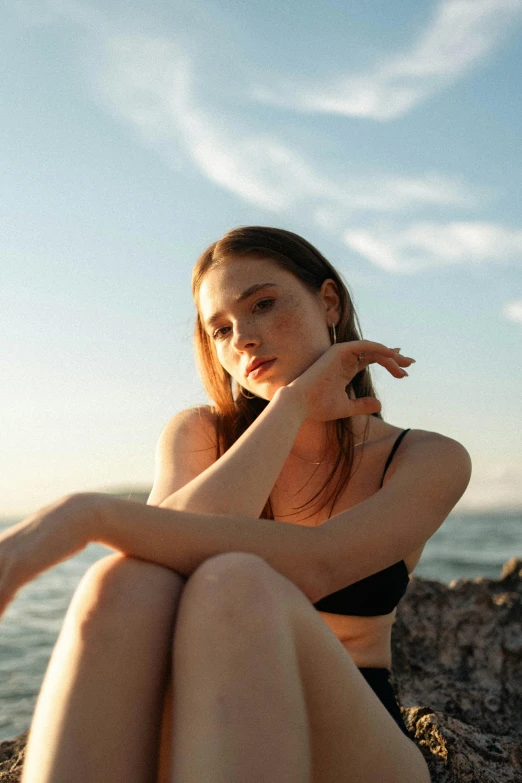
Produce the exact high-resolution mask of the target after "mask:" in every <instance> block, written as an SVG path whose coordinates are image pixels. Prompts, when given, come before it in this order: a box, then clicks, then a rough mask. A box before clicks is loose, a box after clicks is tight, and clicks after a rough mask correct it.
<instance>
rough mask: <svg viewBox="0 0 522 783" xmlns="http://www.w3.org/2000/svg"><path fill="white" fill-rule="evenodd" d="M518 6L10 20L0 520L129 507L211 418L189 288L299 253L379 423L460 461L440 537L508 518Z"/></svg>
mask: <svg viewBox="0 0 522 783" xmlns="http://www.w3.org/2000/svg"><path fill="white" fill-rule="evenodd" d="M521 31H522V0H441V1H440V2H437V1H436V0H429V1H428V0H415V2H413V1H412V0H405V2H402V3H400V4H396V3H394V4H390V3H389V2H384V1H383V0H381V1H380V2H377V1H376V0H375V1H373V0H366V1H360V2H357V3H348V2H345V3H338V2H335V1H334V2H331V3H328V4H327V6H325V4H324V3H323V2H319V0H299V2H297V0H291V2H287V3H284V4H281V3H277V2H274V1H273V0H266V2H264V3H252V4H250V3H248V4H247V3H244V2H239V0H220V2H219V3H218V2H215V1H214V0H204V1H202V0H190V2H187V0H185V2H178V3H176V2H172V0H170V1H169V2H163V1H162V0H148V2H147V3H145V2H143V0H142V1H141V2H138V0H125V2H123V1H122V0H104V2H103V3H102V2H101V0H92V1H91V2H68V0H51V1H46V0H39V1H38V2H33V1H32V0H19V1H18V2H12V1H10V0H7V2H5V3H4V4H3V13H2V24H1V25H0V60H1V65H2V75H3V78H2V79H1V80H0V102H1V115H2V121H1V123H0V142H1V150H0V161H1V164H0V165H1V172H0V226H1V235H2V242H1V244H0V254H1V255H0V360H1V367H2V372H1V380H0V432H1V436H0V437H1V442H2V446H3V447H2V449H0V516H2V517H13V518H14V517H18V516H22V515H24V514H26V513H31V512H32V511H35V510H36V509H37V508H39V507H41V506H42V505H45V504H47V503H50V502H52V501H53V500H55V499H57V498H58V497H60V496H62V495H64V494H67V493H70V492H80V491H112V490H116V489H119V488H121V487H131V486H136V487H138V486H139V487H141V488H148V487H150V486H151V485H152V481H153V475H154V452H155V446H156V442H157V439H158V437H159V434H160V432H161V430H162V429H163V427H164V426H165V424H166V423H167V421H168V420H169V419H170V418H171V416H173V415H174V414H175V413H177V412H178V411H180V410H182V409H184V408H187V407H190V406H193V405H197V404H204V403H206V402H208V400H207V398H206V396H205V393H204V391H203V390H202V387H201V384H200V381H199V379H198V376H197V373H196V369H195V366H194V361H193V353H192V329H193V320H194V313H195V310H194V305H193V303H192V300H191V295H190V276H191V270H192V267H193V265H194V263H195V261H196V259H197V258H198V256H199V255H200V254H201V252H202V251H203V250H204V249H205V248H206V247H207V246H208V245H209V244H210V243H211V242H213V241H215V240H216V239H218V238H219V237H220V236H222V235H223V234H224V233H225V232H226V231H228V230H229V229H231V228H234V227H236V226H240V225H267V226H278V227H282V228H287V229H289V230H291V231H294V232H296V233H298V234H301V235H302V236H304V237H305V238H306V239H308V240H309V241H310V242H312V243H313V244H315V245H316V246H317V247H318V248H319V250H320V251H321V252H322V253H323V254H324V255H326V256H327V258H329V260H330V261H331V262H332V263H333V264H334V265H335V266H336V267H337V268H338V269H339V270H340V271H341V273H342V274H343V276H344V277H345V279H346V280H347V282H348V284H349V286H350V288H351V290H352V292H353V295H354V299H355V303H356V306H357V311H358V314H359V318H360V321H361V324H362V329H363V334H364V336H365V337H368V338H369V339H373V340H377V341H379V342H384V343H386V344H387V345H390V346H401V348H402V349H403V353H405V354H406V355H409V356H413V357H414V358H415V359H416V364H415V365H414V366H413V368H412V369H411V371H410V376H409V378H407V379H405V380H402V381H397V380H396V379H393V378H391V377H390V376H387V375H386V373H385V371H384V370H383V369H382V368H376V369H375V372H374V374H373V377H374V380H375V383H376V387H377V391H378V394H379V397H380V399H381V401H382V403H383V414H384V417H385V418H386V420H387V421H389V422H391V423H392V424H395V425H397V426H402V427H411V428H420V429H425V430H433V431H436V432H441V433H443V434H445V435H448V436H450V437H453V438H456V439H457V440H459V441H460V442H462V443H463V444H464V445H465V446H466V448H467V449H468V451H469V452H470V454H471V457H472V461H473V466H474V472H473V476H472V480H471V482H470V486H469V488H468V490H467V492H466V493H465V495H464V497H463V499H462V500H461V501H460V504H459V508H461V509H462V510H470V511H473V510H484V511H488V510H492V509H497V510H502V509H508V508H509V509H514V508H522V437H521V436H522V431H521V430H522V427H521V422H522V393H521V392H522V371H521V369H520V368H521V366H522V350H521V348H522V263H521V261H522V216H521V212H520V204H521V203H522V192H521V191H522V181H521V177H520V171H521V163H522V161H521V157H522V155H521V143H522V135H521V133H520V127H521V119H522V92H521V90H520V75H521V74H520V63H521V62H522V38H521Z"/></svg>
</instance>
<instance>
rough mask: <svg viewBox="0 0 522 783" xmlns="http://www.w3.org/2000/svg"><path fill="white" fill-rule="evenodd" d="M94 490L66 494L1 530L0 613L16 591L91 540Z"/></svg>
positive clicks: (96, 500)
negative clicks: (90, 527) (89, 530)
mask: <svg viewBox="0 0 522 783" xmlns="http://www.w3.org/2000/svg"><path fill="white" fill-rule="evenodd" d="M97 504H98V496H97V495H96V494H95V493H90V494H89V493H80V494H76V495H67V496H66V497H63V498H60V500H57V501H55V502H54V503H51V504H50V505H49V506H45V507H44V508H42V509H40V510H39V511H37V512H36V513H35V514H31V516H29V517H27V518H26V519H24V520H22V521H21V522H19V523H18V524H17V525H13V527H10V528H8V529H7V530H4V531H2V532H1V533H0V616H1V615H2V614H3V612H4V611H5V609H6V607H7V605H8V604H9V603H10V602H11V601H12V600H13V598H14V596H15V594H16V592H17V591H18V590H19V589H20V588H21V587H22V586H23V585H25V584H27V583H28V582H31V581H32V580H33V579H34V578H35V577H37V576H38V575H39V574H41V573H42V572H43V571H46V570H47V569H48V568H51V567H52V566H54V565H56V564H57V563H60V562H61V561H62V560H66V559H67V558H69V557H72V555H75V554H76V553H77V552H80V551H81V550H82V549H83V548H84V547H85V546H87V544H88V543H89V536H88V532H87V531H88V522H89V521H90V519H91V517H92V515H93V514H95V513H96V507H97Z"/></svg>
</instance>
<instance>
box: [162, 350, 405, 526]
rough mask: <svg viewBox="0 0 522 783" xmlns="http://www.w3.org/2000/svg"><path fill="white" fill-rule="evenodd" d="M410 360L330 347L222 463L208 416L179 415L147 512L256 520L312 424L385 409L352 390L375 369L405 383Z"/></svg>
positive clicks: (166, 436)
mask: <svg viewBox="0 0 522 783" xmlns="http://www.w3.org/2000/svg"><path fill="white" fill-rule="evenodd" d="M360 352H362V353H363V355H364V357H365V358H364V361H361V360H360V359H359V356H360ZM412 361H413V360H412V359H409V358H408V357H403V356H401V355H400V354H399V353H398V352H397V349H393V348H387V347H386V346H385V345H382V343H376V342H371V341H369V340H360V341H354V342H350V343H338V344H337V345H335V346H331V348H330V349H329V350H327V351H326V352H325V353H324V354H323V355H322V356H321V357H320V358H319V359H318V360H317V361H316V362H314V364H312V365H311V366H310V367H309V368H308V369H307V370H306V371H305V372H304V373H303V374H302V375H300V376H299V377H298V378H296V379H295V380H294V381H292V382H291V383H290V384H288V386H283V387H281V388H279V389H278V390H277V391H276V393H275V394H274V396H273V398H272V400H271V401H270V402H269V404H268V405H267V406H266V408H265V409H264V410H263V412H262V413H261V414H260V415H259V416H258V418H257V419H256V420H255V421H254V422H253V424H251V425H250V427H249V428H248V429H247V430H246V431H245V432H244V433H243V434H242V435H241V437H240V438H238V440H237V441H236V442H235V443H234V444H233V445H232V446H231V448H230V449H228V451H226V452H225V454H223V455H222V456H221V457H220V458H219V459H218V460H217V461H215V451H216V449H215V435H214V436H212V430H213V426H212V422H211V419H210V415H209V414H208V413H206V414H205V413H203V412H202V411H201V413H200V411H198V410H192V411H184V412H183V413H181V414H178V416H175V417H174V418H173V419H172V420H171V421H170V422H169V424H168V425H167V427H166V428H165V430H164V431H163V433H162V436H161V437H160V441H159V443H158V449H157V453H156V463H157V465H156V478H155V482H154V487H153V489H152V492H151V495H150V497H149V500H148V503H149V505H159V506H162V507H163V508H170V509H175V510H179V511H191V512H194V513H200V514H205V513H206V514H225V515H230V514H236V515H244V516H247V517H254V518H258V517H259V516H260V514H261V512H262V510H263V508H264V506H265V503H266V501H267V499H268V497H269V495H270V492H271V491H272V488H273V486H274V484H275V482H276V480H277V478H278V476H279V474H280V472H281V470H282V468H283V465H284V463H285V462H286V460H287V458H288V455H289V453H290V450H291V448H292V446H293V444H294V442H295V439H296V436H297V433H298V432H299V429H300V428H301V426H302V424H303V423H304V421H305V420H306V419H307V417H308V416H311V415H313V417H314V418H315V419H317V420H318V421H329V420H333V419H337V418H342V417H347V416H352V415H360V414H369V413H373V412H375V411H378V410H380V403H379V402H378V401H377V400H376V399H375V398H371V397H364V398H360V399H357V400H351V399H349V397H348V395H347V394H346V391H345V388H346V385H347V384H348V383H349V382H350V381H351V380H352V378H353V377H354V375H356V374H357V372H360V370H361V369H362V367H363V366H367V365H368V364H371V363H373V362H376V363H378V364H381V365H382V366H383V367H385V368H386V369H387V370H388V371H389V372H390V373H391V374H392V375H394V376H395V377H397V378H400V377H403V376H404V375H405V372H404V370H403V369H402V367H401V365H402V366H409V365H410V364H411V362H412Z"/></svg>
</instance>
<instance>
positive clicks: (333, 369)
mask: <svg viewBox="0 0 522 783" xmlns="http://www.w3.org/2000/svg"><path fill="white" fill-rule="evenodd" d="M414 361H415V359H411V358H409V357H407V356H402V355H401V353H400V352H399V349H397V348H387V347H386V346H385V345H382V343H375V342H372V341H371V340H353V341H351V342H348V343H337V344H336V345H332V346H330V348H328V350H327V351H325V353H324V354H323V355H322V356H321V357H320V358H319V359H317V361H315V362H314V363H313V364H312V365H311V366H310V367H309V368H308V369H307V370H305V372H304V373H302V375H300V376H299V377H298V378H296V379H295V380H294V381H292V382H291V383H289V384H288V386H287V387H286V388H288V389H292V390H293V394H294V395H295V396H296V398H297V402H298V404H299V405H300V406H301V409H302V413H303V416H304V418H307V419H315V420H316V421H332V420H333V419H343V418H346V417H347V416H359V415H361V414H369V413H377V412H378V411H380V410H381V404H380V402H379V401H378V400H377V399H376V398H375V397H360V398H359V399H351V398H350V397H349V396H348V393H347V386H348V384H349V383H351V381H352V379H353V378H354V376H355V375H357V373H358V372H361V370H364V368H365V367H367V366H368V365H369V364H374V363H375V364H380V365H381V366H382V367H385V368H386V369H387V370H388V372H389V373H390V374H391V375H393V376H394V378H404V377H405V376H406V375H407V374H408V373H407V372H406V371H405V370H404V369H403V367H409V366H410V364H412V363H413V362H414Z"/></svg>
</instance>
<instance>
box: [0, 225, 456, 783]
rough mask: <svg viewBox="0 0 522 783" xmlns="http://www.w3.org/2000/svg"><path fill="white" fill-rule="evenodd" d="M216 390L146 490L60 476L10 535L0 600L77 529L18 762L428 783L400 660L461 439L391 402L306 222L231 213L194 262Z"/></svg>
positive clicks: (393, 358)
mask: <svg viewBox="0 0 522 783" xmlns="http://www.w3.org/2000/svg"><path fill="white" fill-rule="evenodd" d="M193 291H194V297H195V301H196V305H197V311H198V312H197V324H196V351H197V356H198V359H199V363H200V368H201V372H202V375H203V379H204V382H205V385H206V387H207V390H208V392H209V396H210V397H211V399H212V400H213V403H214V404H213V405H212V406H211V407H203V408H194V409H191V410H186V411H183V412H182V413H179V414H177V415H175V416H174V417H173V418H172V419H171V421H170V422H169V423H168V424H167V426H166V428H165V430H164V431H163V433H162V435H161V437H160V440H159V443H158V449H157V474H156V477H155V481H154V487H153V489H152V493H151V495H150V497H149V501H148V505H147V506H146V507H143V506H140V505H138V504H136V503H132V502H128V501H122V500H117V499H114V498H111V497H110V496H105V495H102V494H96V493H81V494H75V495H71V496H67V497H66V498H62V499H61V500H59V501H57V502H56V503H54V504H52V505H51V506H48V507H46V508H45V509H42V510H41V511H39V512H37V513H36V514H34V515H33V516H31V517H29V518H28V519H26V520H24V521H23V522H21V523H20V524H19V525H16V526H15V527H13V528H11V529H10V530H8V531H7V532H6V533H4V534H3V536H2V538H1V539H0V611H2V609H3V608H5V606H6V605H7V603H8V602H9V601H10V600H11V598H12V597H13V595H14V593H15V592H16V590H17V589H18V588H19V587H20V586H21V585H22V584H25V583H26V582H28V581H29V580H30V579H32V578H34V576H36V574H38V573H40V572H41V571H43V570H45V569H46V568H49V567H50V566H51V565H53V564H54V563H57V562H59V561H60V560H63V559H64V558H66V557H69V556H70V555H71V554H73V553H74V552H77V551H78V550H80V549H82V548H83V547H84V546H85V545H86V544H87V543H88V542H89V541H98V542H101V543H104V544H106V545H107V546H110V547H112V548H113V549H115V550H116V554H114V555H111V556H109V557H105V558H102V559H101V560H99V561H98V562H97V563H95V565H94V566H93V567H91V568H90V569H89V571H88V572H87V574H86V575H85V577H84V578H83V580H82V581H81V583H80V585H79V587H78V590H77V591H76V593H75V595H74V598H73V600H72V602H71V605H70V607H69V610H68V613H67V615H66V618H65V621H64V624H63V628H62V630H61V633H60V636H59V639H58V642H57V644H56V647H55V649H54V651H53V654H52V657H51V661H50V664H49V668H48V670H47V673H46V676H45V679H44V682H43V686H42V690H41V692H40V695H39V698H38V702H37V705H36V709H35V713H34V717H33V722H32V725H31V730H30V737H29V743H28V749H27V756H26V762H25V767H24V773H23V783H51V782H52V783H70V781H71V780H74V781H76V783H84V782H85V783H87V781H89V783H92V781H96V783H114V782H115V781H125V783H134V782H135V783H144V782H145V781H150V782H151V783H152V782H153V781H160V782H161V783H167V782H168V781H175V783H277V782H278V781H281V783H283V782H284V783H294V782H295V783H341V782H343V783H344V782H345V781H353V783H374V782H375V781H376V780H379V781H383V782H384V781H385V782H386V783H406V782H407V781H411V783H428V781H429V779H430V778H429V772H428V768H427V765H426V763H425V761H424V759H423V756H422V754H421V752H420V750H419V749H418V748H417V746H416V745H415V743H414V742H413V741H412V739H411V738H410V737H409V736H408V733H407V730H406V727H405V725H404V723H403V721H402V718H401V714H400V710H399V707H398V704H397V702H396V700H395V697H394V694H393V691H392V689H391V685H390V683H389V675H390V670H391V664H392V662H391V646H390V634H391V628H392V624H393V621H394V618H395V612H396V606H397V604H398V602H399V600H400V599H401V597H402V595H403V594H404V592H405V590H406V587H407V584H408V578H409V574H411V572H412V571H413V569H414V568H415V566H416V564H417V562H418V561H419V558H420V556H421V553H422V550H423V547H424V545H425V543H426V541H427V540H428V539H429V538H430V536H432V535H433V533H434V532H435V531H436V530H437V528H438V527H439V526H440V525H441V523H442V522H443V520H444V519H445V517H446V516H447V514H448V513H449V511H450V510H451V508H452V507H453V506H454V505H455V503H456V502H457V500H458V499H459V498H460V496H461V495H462V493H463V492H464V490H465V488H466V485H467V483H468V480H469V476H470V461H469V456H468V454H467V452H466V450H465V449H464V448H463V447H462V446H461V445H460V444H459V443H457V442H455V441H454V440H452V439H450V438H447V437H444V436H442V435H438V434H436V433H433V432H426V431H424V430H401V429H400V428H399V427H396V426H394V425H392V424H389V423H387V422H385V421H384V420H383V418H382V417H381V415H380V413H379V411H380V408H381V406H380V403H379V402H378V401H377V399H376V398H375V395H374V391H373V387H372V383H371V379H370V374H369V369H368V368H369V365H370V364H373V363H377V364H380V365H381V366H382V367H384V368H385V369H386V370H387V371H388V372H389V373H390V374H391V375H392V376H393V377H394V378H397V379H401V378H403V377H404V376H405V375H406V374H407V373H406V371H405V369H404V368H405V367H409V366H410V365H411V364H412V362H413V361H414V360H413V359H411V358H408V357H406V356H404V355H403V354H402V353H401V352H400V349H398V348H393V347H388V346H387V345H384V344H382V343H378V342H372V341H369V340H362V339H361V337H360V334H359V333H358V330H357V320H356V316H355V313H354V308H353V305H352V303H351V300H350V297H349V295H348V292H347V290H346V287H345V286H344V284H343V282H342V280H341V278H340V276H339V274H338V273H337V272H336V271H335V269H334V268H333V267H332V266H331V265H330V264H329V263H328V262H327V261H326V259H325V258H324V257H323V256H322V255H321V254H320V253H319V252H318V251H317V250H316V249H315V248H314V247H313V246H311V245H310V244H309V243H308V242H306V241H305V240H304V239H302V238H300V237H299V236H297V235H295V234H293V233H290V232H288V231H283V230H281V229H274V228H264V227H250V228H242V229H237V230H234V231H231V232H230V233H229V234H227V235H226V236H225V237H223V238H222V239H221V240H220V241H219V242H217V243H215V244H213V245H212V246H211V247H210V248H209V249H208V250H207V251H206V252H205V253H204V254H203V255H202V257H201V258H200V259H199V261H198V263H197V265H196V268H195V270H194V276H193Z"/></svg>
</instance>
